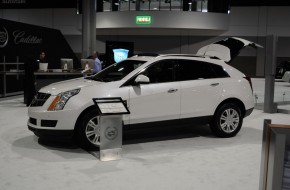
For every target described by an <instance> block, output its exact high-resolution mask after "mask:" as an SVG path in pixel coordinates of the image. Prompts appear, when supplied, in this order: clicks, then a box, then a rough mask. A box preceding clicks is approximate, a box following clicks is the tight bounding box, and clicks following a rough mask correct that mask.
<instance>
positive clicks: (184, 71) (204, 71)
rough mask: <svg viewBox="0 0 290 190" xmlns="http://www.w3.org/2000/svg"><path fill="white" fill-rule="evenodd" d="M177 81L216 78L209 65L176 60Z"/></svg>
mask: <svg viewBox="0 0 290 190" xmlns="http://www.w3.org/2000/svg"><path fill="white" fill-rule="evenodd" d="M177 61H178V68H179V72H178V75H177V79H178V80H179V81H186V80H199V79H210V78H216V73H215V72H214V71H213V69H212V67H210V65H209V63H206V62H201V61H194V60H177Z"/></svg>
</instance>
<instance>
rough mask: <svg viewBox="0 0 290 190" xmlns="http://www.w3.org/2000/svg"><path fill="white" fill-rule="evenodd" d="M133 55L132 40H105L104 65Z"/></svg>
mask: <svg viewBox="0 0 290 190" xmlns="http://www.w3.org/2000/svg"><path fill="white" fill-rule="evenodd" d="M133 55H134V43H133V42H117V41H106V60H105V62H106V66H110V65H112V64H114V63H117V62H120V61H122V60H124V59H126V58H128V57H131V56H133Z"/></svg>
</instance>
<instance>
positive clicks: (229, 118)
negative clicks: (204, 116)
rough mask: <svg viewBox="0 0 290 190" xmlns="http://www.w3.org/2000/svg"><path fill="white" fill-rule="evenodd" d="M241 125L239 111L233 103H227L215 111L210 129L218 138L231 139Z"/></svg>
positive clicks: (241, 118)
mask: <svg viewBox="0 0 290 190" xmlns="http://www.w3.org/2000/svg"><path fill="white" fill-rule="evenodd" d="M242 124H243V117H242V114H241V109H240V108H239V107H238V106H237V105H236V104H234V103H227V104H224V105H222V106H221V107H220V108H219V109H218V110H217V111H216V113H215V115H214V118H213V120H212V122H211V123H210V127H211V130H212V132H213V133H214V134H215V135H216V136H218V137H233V136H235V135H236V134H237V133H238V132H239V131H240V129H241V127H242Z"/></svg>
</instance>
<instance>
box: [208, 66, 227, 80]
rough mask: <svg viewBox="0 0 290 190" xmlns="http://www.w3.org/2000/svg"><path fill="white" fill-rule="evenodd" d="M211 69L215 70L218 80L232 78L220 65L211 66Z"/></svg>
mask: <svg viewBox="0 0 290 190" xmlns="http://www.w3.org/2000/svg"><path fill="white" fill-rule="evenodd" d="M209 65H210V66H211V68H212V69H213V71H214V72H215V74H216V78H226V77H230V76H229V74H228V73H227V72H226V71H225V70H224V68H223V67H222V66H220V65H216V64H210V63H209Z"/></svg>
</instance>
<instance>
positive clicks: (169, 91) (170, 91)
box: [167, 88, 177, 93]
mask: <svg viewBox="0 0 290 190" xmlns="http://www.w3.org/2000/svg"><path fill="white" fill-rule="evenodd" d="M167 92H168V93H174V92H177V89H173V88H171V89H169V90H168V91H167Z"/></svg>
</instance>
